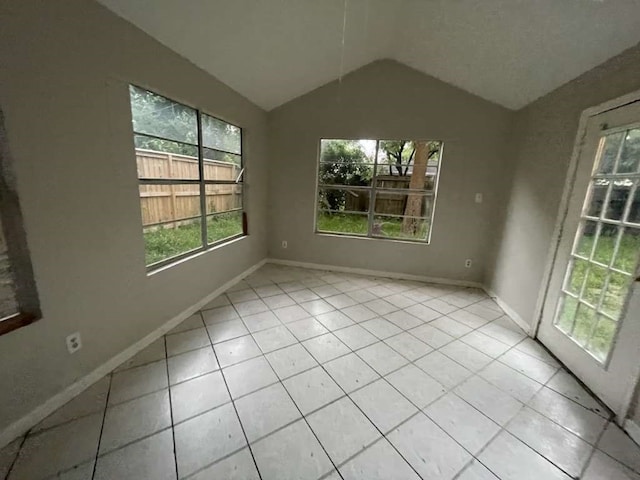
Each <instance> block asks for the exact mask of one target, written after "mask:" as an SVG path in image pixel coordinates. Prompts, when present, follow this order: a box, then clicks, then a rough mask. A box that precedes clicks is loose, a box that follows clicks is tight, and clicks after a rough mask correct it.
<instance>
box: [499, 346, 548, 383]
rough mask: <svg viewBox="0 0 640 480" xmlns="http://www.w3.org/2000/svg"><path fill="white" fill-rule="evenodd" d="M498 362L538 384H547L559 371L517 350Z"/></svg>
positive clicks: (506, 354)
mask: <svg viewBox="0 0 640 480" xmlns="http://www.w3.org/2000/svg"><path fill="white" fill-rule="evenodd" d="M498 360H500V362H502V363H504V364H505V365H508V366H509V367H511V368H513V369H514V370H516V371H518V372H520V373H522V374H524V375H526V376H527V377H529V378H532V379H533V380H535V381H536V382H539V383H543V384H544V383H547V382H548V381H549V380H550V379H551V377H553V376H554V375H555V373H556V372H557V371H558V369H557V368H556V367H553V366H551V365H549V364H548V363H546V362H543V361H542V360H539V359H537V358H535V357H531V356H530V355H527V354H526V353H523V352H521V351H519V350H516V349H512V350H509V351H508V352H507V353H505V354H504V355H503V356H501V357H500V358H499V359H498Z"/></svg>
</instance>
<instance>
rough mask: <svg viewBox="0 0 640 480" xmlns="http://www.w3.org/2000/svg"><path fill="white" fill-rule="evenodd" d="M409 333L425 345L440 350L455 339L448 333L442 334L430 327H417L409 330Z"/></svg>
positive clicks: (440, 331)
mask: <svg viewBox="0 0 640 480" xmlns="http://www.w3.org/2000/svg"><path fill="white" fill-rule="evenodd" d="M409 333H410V334H411V335H413V336H414V337H416V338H418V339H420V340H422V341H423V342H424V343H426V344H427V345H431V346H432V347H433V348H440V347H442V346H444V345H446V344H447V343H450V342H453V341H454V340H455V338H454V337H452V336H451V335H449V334H448V333H444V332H443V331H442V330H438V329H437V328H435V327H432V326H431V325H420V326H419V327H416V328H413V329H411V330H409Z"/></svg>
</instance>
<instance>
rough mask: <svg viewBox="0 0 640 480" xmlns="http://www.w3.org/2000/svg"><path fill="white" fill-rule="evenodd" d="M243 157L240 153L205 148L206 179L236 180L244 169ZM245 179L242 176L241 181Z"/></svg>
mask: <svg viewBox="0 0 640 480" xmlns="http://www.w3.org/2000/svg"><path fill="white" fill-rule="evenodd" d="M241 165H242V159H241V157H239V156H238V155H231V154H229V153H221V152H218V151H217V150H208V149H205V150H204V179H205V180H225V181H234V182H235V181H236V180H237V179H238V176H239V175H240V171H241V170H242V166H241ZM242 180H243V179H242V178H240V181H242Z"/></svg>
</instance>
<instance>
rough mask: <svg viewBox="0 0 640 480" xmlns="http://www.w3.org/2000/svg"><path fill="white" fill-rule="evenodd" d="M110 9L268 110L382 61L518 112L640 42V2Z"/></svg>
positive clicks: (126, 1)
mask: <svg viewBox="0 0 640 480" xmlns="http://www.w3.org/2000/svg"><path fill="white" fill-rule="evenodd" d="M99 2H100V3H102V4H104V5H105V6H107V7H108V8H110V9H111V10H113V11H114V12H116V13H117V14H119V15H120V16H122V17H124V18H125V19H127V20H129V21H130V22H132V23H133V24H135V25H137V26H138V27H139V28H141V29H142V30H144V31H146V32H147V33H148V34H150V35H151V36H153V37H155V38H156V39H158V40H159V41H160V42H162V43H163V44H165V45H166V46H168V47H169V48H171V49H172V50H174V51H176V52H178V53H180V54H181V55H183V56H184V57H186V58H188V59H189V60H191V61H192V62H193V63H195V64H196V65H198V66H199V67H201V68H203V69H204V70H206V71H208V72H209V73H211V74H212V75H214V76H215V77H217V78H219V79H220V80H221V81H223V82H224V83H226V84H227V85H229V86H230V87H232V88H233V89H235V90H236V91H238V92H240V93H241V94H243V95H244V96H245V97H247V98H249V99H250V100H252V101H253V102H255V103H256V104H258V105H260V106H261V107H263V108H264V109H266V110H271V109H273V108H275V107H277V106H278V105H281V104H283V103H285V102H287V101H289V100H291V99H293V98H296V97H298V96H299V95H302V94H304V93H306V92H308V91H310V90H312V89H314V88H316V87H319V86H321V85H323V84H325V83H327V82H329V81H332V80H335V79H336V78H339V76H340V75H341V74H345V73H347V72H349V71H352V70H355V69H357V68H359V67H361V66H363V65H366V64H367V63H370V62H372V61H374V60H378V59H382V58H392V59H395V60H397V61H399V62H402V63H405V64H407V65H409V66H411V67H414V68H416V69H418V70H421V71H423V72H425V73H427V74H429V75H432V76H434V77H437V78H439V79H441V80H444V81H446V82H448V83H451V84H453V85H456V86H458V87H460V88H463V89H465V90H467V91H469V92H472V93H475V94H476V95H479V96H480V97H483V98H485V99H487V100H491V101H493V102H496V103H499V104H501V105H504V106H505V107H508V108H512V109H518V108H521V107H523V106H525V105H526V104H528V103H530V102H531V101H533V100H535V99H536V98H538V97H540V96H542V95H544V94H546V93H548V92H550V91H552V90H553V89H555V88H557V87H559V86H560V85H562V84H563V83H566V82H567V81H569V80H571V79H573V78H575V77H577V76H578V75H580V74H581V73H583V72H586V71H587V70H589V69H591V68H593V67H595V66H596V65H598V64H600V63H602V62H603V61H605V60H607V59H608V58H611V57H612V56H614V55H616V54H618V53H620V52H621V51H622V50H624V49H625V48H628V47H630V46H633V45H635V44H636V43H638V42H640V0H99ZM345 5H346V22H345ZM343 25H345V28H344V32H345V35H344V39H343ZM343 40H344V49H343Z"/></svg>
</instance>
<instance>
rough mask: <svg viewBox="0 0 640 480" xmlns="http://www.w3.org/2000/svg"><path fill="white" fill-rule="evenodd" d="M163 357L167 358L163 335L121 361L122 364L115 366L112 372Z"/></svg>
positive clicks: (155, 360) (162, 358)
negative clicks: (124, 360)
mask: <svg viewBox="0 0 640 480" xmlns="http://www.w3.org/2000/svg"><path fill="white" fill-rule="evenodd" d="M165 358H167V352H166V350H165V345H164V337H160V338H159V339H157V340H156V341H154V342H152V343H151V344H150V345H149V346H148V347H146V348H145V349H143V350H141V351H140V352H138V353H136V354H135V355H134V356H133V357H131V358H130V359H129V360H127V361H126V362H124V363H122V365H120V366H119V367H118V368H116V369H115V370H114V372H120V371H122V370H126V369H128V368H132V367H139V366H141V365H146V364H147V363H153V362H157V361H158V360H164V359H165Z"/></svg>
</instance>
